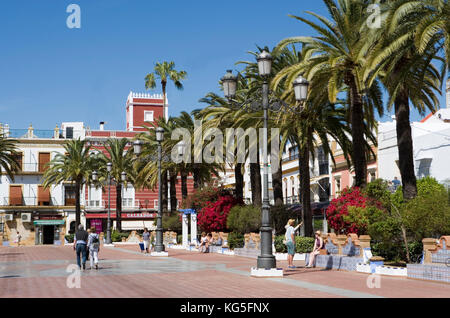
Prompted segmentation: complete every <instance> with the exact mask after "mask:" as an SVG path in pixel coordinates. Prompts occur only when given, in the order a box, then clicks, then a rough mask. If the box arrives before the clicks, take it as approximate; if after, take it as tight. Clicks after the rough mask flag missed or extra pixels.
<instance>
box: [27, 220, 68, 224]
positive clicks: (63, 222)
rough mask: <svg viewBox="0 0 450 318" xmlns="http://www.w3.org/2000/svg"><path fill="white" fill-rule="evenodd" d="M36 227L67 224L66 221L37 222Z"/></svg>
mask: <svg viewBox="0 0 450 318" xmlns="http://www.w3.org/2000/svg"><path fill="white" fill-rule="evenodd" d="M33 223H34V225H63V224H66V221H64V220H36V221H34V222H33Z"/></svg>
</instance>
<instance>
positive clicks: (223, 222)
mask: <svg viewBox="0 0 450 318" xmlns="http://www.w3.org/2000/svg"><path fill="white" fill-rule="evenodd" d="M237 204H243V202H242V200H238V199H236V198H235V197H233V196H232V195H224V196H220V197H219V198H218V199H217V201H215V202H210V201H209V202H207V203H206V206H205V207H204V208H202V209H201V210H200V212H199V213H198V215H197V223H198V225H199V226H200V229H201V230H202V231H205V232H219V231H223V230H225V229H226V226H227V216H228V213H229V212H230V210H231V208H232V207H234V206H235V205H237Z"/></svg>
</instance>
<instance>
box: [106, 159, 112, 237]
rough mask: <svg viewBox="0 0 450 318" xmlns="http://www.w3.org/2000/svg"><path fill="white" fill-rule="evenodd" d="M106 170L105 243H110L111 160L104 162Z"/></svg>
mask: <svg viewBox="0 0 450 318" xmlns="http://www.w3.org/2000/svg"><path fill="white" fill-rule="evenodd" d="M106 170H107V172H108V223H107V228H106V244H111V171H112V163H111V162H108V163H107V164H106Z"/></svg>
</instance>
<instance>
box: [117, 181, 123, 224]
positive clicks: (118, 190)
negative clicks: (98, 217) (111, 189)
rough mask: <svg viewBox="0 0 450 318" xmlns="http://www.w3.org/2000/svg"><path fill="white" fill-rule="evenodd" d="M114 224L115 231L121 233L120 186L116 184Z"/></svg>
mask: <svg viewBox="0 0 450 318" xmlns="http://www.w3.org/2000/svg"><path fill="white" fill-rule="evenodd" d="M116 224H117V230H118V231H119V232H122V185H121V184H120V183H118V184H116Z"/></svg>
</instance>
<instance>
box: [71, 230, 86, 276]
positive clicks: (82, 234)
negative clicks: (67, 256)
mask: <svg viewBox="0 0 450 318" xmlns="http://www.w3.org/2000/svg"><path fill="white" fill-rule="evenodd" d="M88 239H89V234H88V232H86V231H85V230H84V227H83V225H81V224H80V225H78V231H77V232H76V233H75V239H74V241H73V249H74V250H75V251H76V253H77V264H78V267H79V268H80V269H81V266H82V265H83V270H85V269H86V254H87V243H88ZM80 257H81V260H80Z"/></svg>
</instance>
